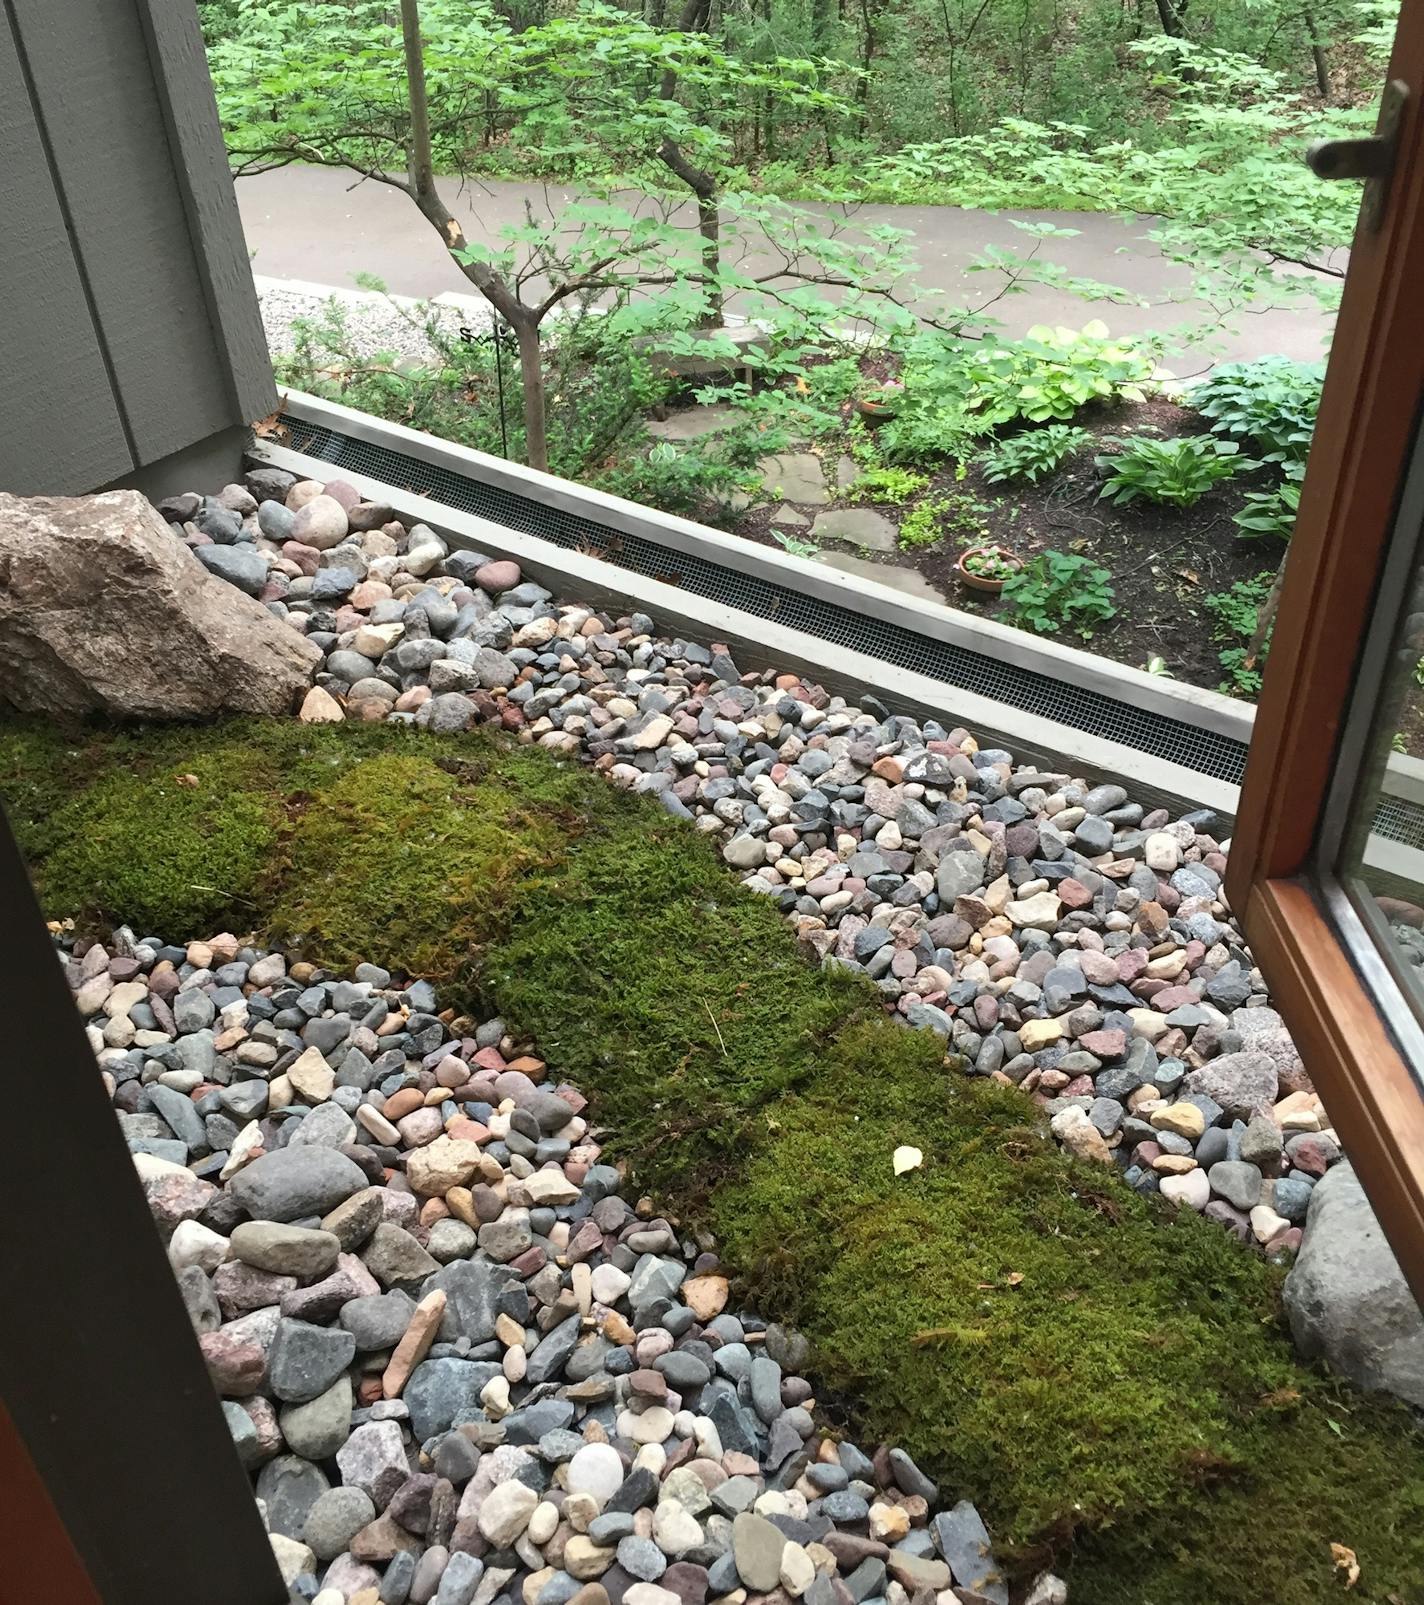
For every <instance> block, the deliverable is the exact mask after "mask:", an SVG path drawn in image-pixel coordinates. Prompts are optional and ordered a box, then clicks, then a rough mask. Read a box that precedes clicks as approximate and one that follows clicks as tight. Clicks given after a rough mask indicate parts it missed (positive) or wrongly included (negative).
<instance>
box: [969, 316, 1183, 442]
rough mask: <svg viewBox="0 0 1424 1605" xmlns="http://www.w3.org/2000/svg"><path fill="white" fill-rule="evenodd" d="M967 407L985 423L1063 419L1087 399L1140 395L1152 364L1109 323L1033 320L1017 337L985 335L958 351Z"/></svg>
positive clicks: (1134, 398) (1124, 398) (1139, 397)
mask: <svg viewBox="0 0 1424 1605" xmlns="http://www.w3.org/2000/svg"><path fill="white" fill-rule="evenodd" d="M958 366H959V370H960V373H961V375H962V378H963V381H964V408H965V411H966V412H968V413H971V414H972V415H974V416H975V417H977V418H979V419H980V420H981V421H982V422H983V423H984V424H985V425H986V426H988V427H992V428H997V427H998V426H999V425H1000V424H1006V423H1011V422H1013V420H1014V419H1016V418H1022V419H1024V420H1026V421H1027V422H1029V423H1048V422H1050V421H1051V420H1053V419H1060V420H1067V419H1070V418H1072V417H1074V416H1075V414H1076V413H1077V412H1078V411H1079V410H1080V409H1081V408H1083V407H1085V406H1087V405H1088V403H1089V402H1092V401H1142V400H1144V399H1145V397H1146V393H1147V392H1146V385H1147V382H1148V381H1149V380H1150V379H1151V377H1152V373H1153V368H1154V366H1155V364H1154V362H1153V360H1152V357H1151V355H1150V354H1149V353H1148V352H1146V351H1144V350H1143V349H1142V348H1141V347H1139V346H1137V345H1134V344H1133V343H1132V342H1131V341H1129V340H1114V339H1112V338H1111V337H1110V336H1109V334H1108V331H1107V325H1106V324H1103V323H1098V322H1096V321H1095V322H1092V323H1088V324H1085V325H1084V326H1083V327H1082V328H1081V329H1064V328H1057V329H1050V328H1048V327H1047V326H1045V325H1044V324H1037V325H1035V326H1034V327H1033V328H1032V329H1030V330H1029V331H1028V334H1027V335H1025V337H1024V338H1023V339H1022V340H1008V341H999V340H994V339H988V338H986V339H984V340H980V341H977V342H975V343H974V344H973V345H972V346H967V347H966V348H965V350H964V351H963V352H962V353H961V356H960V360H959V364H958Z"/></svg>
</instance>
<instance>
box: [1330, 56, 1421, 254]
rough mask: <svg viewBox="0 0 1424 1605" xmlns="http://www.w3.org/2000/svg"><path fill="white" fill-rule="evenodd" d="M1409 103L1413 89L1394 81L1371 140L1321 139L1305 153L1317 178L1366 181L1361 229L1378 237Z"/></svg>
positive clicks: (1383, 100)
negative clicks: (1400, 131) (1402, 123)
mask: <svg viewBox="0 0 1424 1605" xmlns="http://www.w3.org/2000/svg"><path fill="white" fill-rule="evenodd" d="M1408 100H1409V85H1408V84H1406V83H1404V82H1403V81H1402V80H1400V79H1398V78H1391V79H1390V81H1389V82H1388V83H1387V84H1386V85H1385V86H1384V94H1383V95H1382V96H1381V97H1380V113H1379V122H1378V124H1377V125H1376V127H1375V131H1374V133H1373V134H1371V135H1370V136H1369V137H1368V138H1367V139H1318V140H1316V142H1315V143H1314V144H1313V145H1312V146H1311V147H1310V149H1309V150H1308V151H1307V152H1306V153H1305V160H1306V164H1307V165H1308V166H1309V168H1310V170H1311V172H1312V173H1314V174H1315V176H1316V177H1317V178H1363V179H1364V180H1366V183H1365V194H1364V198H1363V200H1362V201H1361V202H1360V226H1361V228H1365V229H1368V230H1369V231H1370V232H1371V233H1374V232H1375V230H1377V229H1378V228H1379V226H1380V224H1381V223H1382V222H1383V221H1384V211H1385V203H1386V201H1387V200H1388V199H1389V181H1390V177H1391V175H1392V174H1393V172H1394V157H1395V151H1396V150H1397V148H1398V145H1399V125H1400V122H1401V121H1402V120H1403V117H1404V108H1405V105H1406V104H1407V102H1408Z"/></svg>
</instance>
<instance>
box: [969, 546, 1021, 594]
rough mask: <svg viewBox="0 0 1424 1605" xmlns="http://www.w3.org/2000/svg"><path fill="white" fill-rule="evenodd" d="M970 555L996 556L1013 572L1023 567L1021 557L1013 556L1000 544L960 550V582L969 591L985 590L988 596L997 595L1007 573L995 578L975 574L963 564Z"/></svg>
mask: <svg viewBox="0 0 1424 1605" xmlns="http://www.w3.org/2000/svg"><path fill="white" fill-rule="evenodd" d="M971 557H997V558H998V559H999V561H1000V562H1001V563H1007V564H1008V566H1009V567H1010V568H1011V569H1012V570H1013V571H1014V573H1015V574H1017V573H1018V571H1019V570H1020V569H1021V568H1022V567H1023V559H1022V558H1021V557H1015V556H1014V554H1013V553H1012V552H1010V551H1006V550H1005V549H1004V548H1003V547H1002V546H971V547H969V548H968V550H967V551H963V552H961V553H960V554H959V563H958V565H957V567H958V572H959V579H960V583H961V584H963V585H967V586H968V587H969V589H970V590H971V591H985V592H987V593H988V595H990V596H997V595H998V594H999V592H1000V591H1002V590H1003V588H1004V584H1005V581H1007V579H1008V575H1005V576H1004V577H1003V579H997V580H995V579H990V578H989V577H988V576H987V575H985V574H975V573H974V572H973V571H972V570H970V569H969V568H967V567H966V566H965V565H966V564H967V563H968V561H969V559H970V558H971Z"/></svg>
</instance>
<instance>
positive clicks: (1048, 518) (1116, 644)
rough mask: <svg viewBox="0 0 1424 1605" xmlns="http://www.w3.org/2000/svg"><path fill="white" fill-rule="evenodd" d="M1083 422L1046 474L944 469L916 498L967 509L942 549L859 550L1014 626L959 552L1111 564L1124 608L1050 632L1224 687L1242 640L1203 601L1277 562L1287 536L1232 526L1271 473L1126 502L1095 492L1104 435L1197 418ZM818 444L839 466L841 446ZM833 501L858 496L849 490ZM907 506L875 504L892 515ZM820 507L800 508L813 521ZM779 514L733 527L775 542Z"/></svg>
mask: <svg viewBox="0 0 1424 1605" xmlns="http://www.w3.org/2000/svg"><path fill="white" fill-rule="evenodd" d="M1075 422H1077V423H1079V424H1081V425H1083V426H1084V427H1086V428H1088V429H1091V430H1092V431H1093V434H1094V435H1095V437H1096V439H1095V441H1094V443H1093V444H1092V445H1091V446H1089V447H1087V448H1085V449H1084V450H1083V451H1081V452H1079V453H1077V454H1076V455H1075V456H1074V457H1072V458H1070V459H1069V461H1068V462H1067V463H1066V464H1065V465H1064V466H1063V467H1062V468H1061V469H1060V470H1059V471H1058V472H1057V473H1055V474H1053V475H1051V476H1049V477H1048V478H1047V479H1045V480H1044V481H1042V482H1041V483H1039V484H1037V485H1033V484H1028V483H1015V484H1012V485H999V486H996V485H989V484H987V483H986V482H985V481H984V478H983V474H982V471H981V470H980V469H979V468H977V467H971V468H970V470H969V472H968V474H967V475H966V477H965V478H964V479H963V480H956V478H955V476H954V471H953V467H952V466H946V467H945V468H944V469H942V470H941V471H940V472H938V473H936V474H935V475H934V476H933V479H932V482H931V484H930V485H929V486H928V487H927V488H926V490H924V491H923V492H921V493H920V496H941V497H947V498H949V499H950V500H951V502H953V503H958V504H960V506H961V509H962V512H963V513H964V514H965V515H967V516H966V517H965V518H964V519H963V522H962V527H961V529H959V530H956V531H955V532H954V533H952V534H948V535H946V536H945V537H944V538H943V539H942V540H941V541H940V542H938V543H937V544H936V545H934V546H925V547H920V548H918V549H915V550H911V551H903V550H902V551H898V552H894V553H876V552H869V551H863V552H860V554H859V555H861V556H862V557H864V558H865V559H866V560H868V561H870V562H873V563H876V564H882V565H884V566H886V567H893V568H913V569H916V570H918V572H919V573H920V574H921V575H923V576H924V578H925V579H926V580H928V581H929V582H930V583H931V584H932V585H934V586H935V587H937V588H938V590H939V591H940V592H941V593H942V594H943V597H944V600H945V602H946V603H947V604H948V605H949V606H951V607H955V608H959V609H962V610H963V611H965V612H968V613H978V614H981V615H983V616H985V617H988V618H993V619H996V620H998V621H999V622H1000V623H1003V624H1012V622H1013V619H1012V616H1011V615H1012V609H1011V607H1010V606H1009V604H1007V603H1006V602H1004V601H1003V600H1002V598H1000V597H996V596H990V595H986V594H984V593H982V592H978V591H972V590H970V589H969V588H968V587H966V586H964V585H963V584H962V583H961V582H960V580H959V577H958V575H957V573H956V567H955V565H956V563H957V561H958V558H959V553H960V552H961V551H962V550H963V549H964V548H965V547H967V546H970V545H976V544H980V543H982V542H987V541H992V542H994V543H996V544H998V545H1000V546H1004V547H1007V548H1008V549H1009V550H1010V551H1012V552H1014V553H1015V554H1017V555H1018V556H1020V557H1023V558H1029V559H1031V558H1033V557H1034V556H1035V555H1037V554H1038V553H1039V552H1041V551H1044V550H1045V549H1049V548H1052V549H1054V550H1056V551H1060V552H1071V553H1081V554H1083V555H1085V556H1087V557H1090V558H1092V559H1093V561H1094V562H1096V563H1098V564H1100V565H1101V566H1102V567H1103V568H1106V569H1107V570H1108V571H1109V572H1110V573H1111V575H1112V585H1113V590H1114V592H1115V601H1116V605H1117V617H1116V618H1114V619H1112V620H1110V621H1109V622H1108V623H1106V624H1103V625H1100V626H1099V627H1098V629H1097V631H1096V632H1095V633H1094V634H1093V635H1092V637H1091V638H1090V639H1088V640H1086V641H1085V640H1084V639H1082V638H1081V637H1080V636H1078V635H1076V634H1074V633H1073V632H1071V631H1067V632H1060V633H1058V634H1056V635H1054V636H1052V637H1050V639H1054V640H1058V641H1061V642H1062V643H1063V644H1065V645H1068V646H1076V647H1083V648H1086V649H1087V650H1089V651H1092V652H1098V653H1101V654H1102V655H1103V656H1105V657H1110V658H1114V659H1116V660H1117V661H1118V662H1119V663H1126V664H1130V665H1131V666H1132V667H1134V668H1139V669H1140V668H1145V667H1146V666H1147V664H1148V662H1149V660H1151V659H1153V658H1161V659H1162V661H1163V664H1164V666H1165V668H1166V669H1167V671H1168V672H1169V673H1170V674H1171V675H1173V676H1174V677H1175V678H1176V679H1179V680H1185V681H1188V682H1189V683H1191V684H1193V685H1199V686H1206V687H1208V688H1210V689H1212V690H1215V689H1218V688H1222V689H1225V687H1223V685H1222V681H1223V670H1222V665H1221V663H1220V659H1219V654H1220V652H1221V651H1222V649H1223V648H1224V647H1229V646H1242V645H1245V644H1246V643H1245V641H1244V640H1243V639H1241V638H1239V637H1232V638H1229V639H1224V640H1216V639H1213V636H1214V633H1215V630H1216V621H1215V619H1214V618H1213V616H1212V614H1211V612H1210V610H1209V609H1208V608H1207V607H1206V605H1205V601H1204V599H1205V597H1207V596H1208V595H1209V594H1211V593H1213V592H1221V591H1226V590H1228V589H1229V588H1230V587H1231V586H1232V585H1233V584H1234V583H1236V582H1237V581H1238V580H1249V579H1251V578H1252V577H1253V576H1255V575H1257V574H1260V573H1262V572H1265V571H1272V570H1274V569H1275V568H1276V567H1277V566H1278V564H1279V563H1280V561H1281V558H1282V557H1283V556H1284V551H1285V548H1284V546H1283V545H1282V544H1281V543H1280V542H1278V541H1275V540H1272V539H1257V540H1244V539H1242V538H1241V537H1240V536H1239V535H1238V533H1237V529H1236V526H1235V524H1233V523H1232V515H1233V514H1234V513H1235V512H1237V511H1238V509H1239V508H1240V507H1241V505H1242V502H1243V499H1244V496H1245V494H1246V492H1248V491H1251V490H1260V489H1265V488H1266V487H1267V485H1268V484H1269V483H1270V482H1269V481H1268V480H1267V478H1266V477H1265V474H1264V473H1263V472H1252V473H1246V474H1242V475H1240V476H1239V477H1238V478H1237V479H1235V480H1228V481H1227V482H1226V483H1224V484H1221V485H1218V486H1216V487H1215V488H1214V489H1213V490H1211V491H1209V492H1208V493H1207V494H1206V495H1205V496H1203V497H1202V498H1201V500H1200V501H1199V502H1197V503H1196V504H1195V505H1194V506H1192V507H1188V508H1182V509H1178V508H1172V507H1158V506H1154V505H1153V504H1152V503H1151V502H1147V501H1142V500H1138V501H1135V502H1132V503H1130V504H1129V505H1128V506H1126V507H1119V506H1118V505H1116V504H1115V503H1112V502H1105V501H1101V500H1099V491H1100V489H1101V487H1102V483H1103V475H1102V471H1101V470H1100V469H1098V468H1097V467H1096V466H1095V464H1094V460H1093V459H1094V457H1095V456H1096V455H1097V454H1098V452H1099V451H1100V450H1103V449H1106V442H1107V441H1108V440H1109V439H1110V438H1111V437H1112V436H1115V435H1130V434H1140V433H1144V432H1154V433H1156V434H1158V435H1162V436H1171V435H1184V434H1192V433H1197V432H1199V430H1200V424H1201V420H1200V418H1199V416H1198V415H1197V414H1195V413H1193V412H1191V411H1189V410H1188V409H1186V408H1184V407H1179V406H1178V405H1176V403H1174V402H1171V401H1166V400H1155V401H1149V402H1145V403H1143V404H1141V405H1135V406H1125V407H1115V408H1112V409H1104V410H1103V411H1101V412H1099V413H1097V414H1096V415H1093V414H1091V413H1089V414H1084V415H1081V416H1080V417H1079V418H1078V419H1076V420H1075ZM821 449H822V450H823V451H824V453H825V455H826V457H827V459H828V461H829V463H831V464H834V462H835V460H836V457H837V455H838V447H837V443H835V442H829V443H827V444H826V445H824V446H823V447H822V448H821ZM918 499H920V498H919V497H916V498H915V500H918ZM829 505H831V506H849V505H852V504H851V503H850V502H849V501H848V500H844V499H842V500H838V501H833V502H832V503H830V504H829ZM909 505H912V503H910V504H906V507H907V506H909ZM906 507H900V508H894V507H884V506H882V507H878V509H877V510H878V511H880V512H882V513H885V514H886V515H887V516H888V517H891V518H892V519H894V518H896V517H897V515H899V514H900V513H902V512H904V511H905V510H906ZM822 510H823V509H820V508H809V507H808V508H803V509H802V511H804V512H805V513H806V514H807V516H808V517H810V518H814V517H815V514H816V513H817V512H819V511H822ZM777 511H778V509H777V507H775V506H768V505H762V506H758V507H755V508H753V509H751V510H750V511H749V512H748V513H747V514H746V516H745V517H744V518H743V519H742V520H741V521H740V522H739V523H738V524H737V525H736V526H735V528H736V532H737V533H738V534H740V535H745V536H748V537H750V538H751V539H753V540H758V541H761V542H763V543H764V544H767V545H779V544H780V543H779V542H778V541H777V540H776V538H775V536H774V535H772V533H771V518H772V516H773V515H774V514H775V513H776V512H777ZM798 533H799V532H798ZM835 544H838V543H829V542H827V543H824V546H823V549H827V550H830V549H834V545H835ZM845 549H847V550H855V548H853V547H847V548H845Z"/></svg>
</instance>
